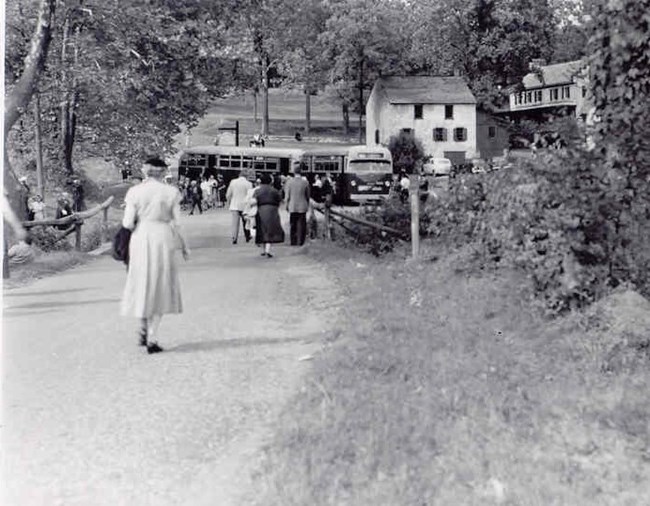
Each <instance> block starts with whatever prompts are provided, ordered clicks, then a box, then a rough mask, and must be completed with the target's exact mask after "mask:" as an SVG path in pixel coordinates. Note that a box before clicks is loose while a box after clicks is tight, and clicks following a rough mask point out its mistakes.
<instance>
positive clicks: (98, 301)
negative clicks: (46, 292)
mask: <svg viewBox="0 0 650 506" xmlns="http://www.w3.org/2000/svg"><path fill="white" fill-rule="evenodd" d="M109 302H120V299H95V300H71V301H56V302H53V301H47V302H33V303H31V304H23V305H21V306H8V307H6V308H5V311H11V310H12V309H53V308H57V307H65V306H87V305H89V304H104V303H109Z"/></svg>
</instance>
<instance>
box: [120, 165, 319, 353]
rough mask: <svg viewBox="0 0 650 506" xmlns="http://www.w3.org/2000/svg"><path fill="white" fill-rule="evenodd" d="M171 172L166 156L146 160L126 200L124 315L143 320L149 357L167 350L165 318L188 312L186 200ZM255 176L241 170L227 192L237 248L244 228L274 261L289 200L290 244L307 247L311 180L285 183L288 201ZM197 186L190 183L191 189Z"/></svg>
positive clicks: (141, 337) (267, 179)
mask: <svg viewBox="0 0 650 506" xmlns="http://www.w3.org/2000/svg"><path fill="white" fill-rule="evenodd" d="M166 171H167V165H166V164H165V162H164V161H163V160H162V159H161V158H158V157H153V158H149V159H147V160H146V161H145V163H144V167H143V170H142V172H143V174H144V175H145V179H144V180H143V182H142V183H140V184H138V185H135V186H133V187H131V188H130V189H129V190H128V191H127V193H126V196H125V198H124V202H125V210H124V218H123V220H122V226H123V227H124V228H125V229H128V230H130V231H132V232H131V236H130V240H129V261H128V273H127V279H126V285H125V288H124V293H123V296H122V302H121V313H122V314H123V315H124V316H131V317H135V318H138V319H139V321H140V328H139V331H138V342H139V344H140V345H141V346H144V347H145V348H146V350H147V353H149V354H153V353H159V352H161V351H163V348H162V347H161V346H160V345H159V344H158V341H157V335H158V328H159V326H160V322H161V319H162V316H163V315H165V314H173V313H180V312H182V310H183V304H182V300H181V291H180V284H179V279H178V269H177V265H176V258H175V252H176V250H178V249H179V248H180V249H181V251H182V254H183V257H184V258H185V259H186V260H187V259H189V255H190V251H189V248H188V247H187V243H186V241H185V239H184V237H183V235H182V233H181V230H180V228H179V225H178V222H179V218H180V214H181V202H182V201H183V200H184V198H185V197H184V196H183V195H182V194H181V192H180V191H179V189H178V188H176V187H175V186H173V185H170V184H166V183H165V182H164V181H163V176H164V174H165V173H166ZM251 175H253V174H252V173H248V172H246V171H242V172H241V173H240V175H239V177H237V178H236V179H233V180H232V181H231V182H230V184H229V185H228V188H227V190H226V194H225V199H226V202H227V206H228V209H229V211H230V212H231V214H232V243H233V244H237V241H238V239H239V229H240V227H242V228H243V231H244V238H245V239H246V242H249V241H250V240H251V239H253V238H254V240H255V243H256V244H257V245H259V246H260V247H262V248H263V249H262V252H261V255H262V256H263V257H266V258H272V257H273V254H272V252H271V246H272V244H277V243H283V242H284V241H285V233H284V229H283V228H282V223H281V219H280V206H281V205H282V203H283V202H284V205H285V206H286V209H287V211H288V212H289V222H290V243H291V245H293V246H300V245H302V244H304V243H305V239H306V233H307V219H306V216H307V213H308V212H309V211H310V198H311V194H310V185H309V182H308V181H307V179H306V178H304V177H303V176H302V174H301V172H300V170H299V169H297V170H296V171H295V174H294V175H293V177H290V178H288V180H287V181H286V184H285V187H284V199H283V195H282V192H281V191H279V190H278V189H277V188H276V187H275V186H274V185H273V182H274V181H273V178H272V177H271V175H270V174H262V175H261V176H260V178H259V180H257V181H256V184H255V186H253V183H252V182H251V181H250V180H249V179H250V178H251ZM194 186H195V185H192V184H191V183H190V187H194ZM253 230H254V233H253V232H252V231H253Z"/></svg>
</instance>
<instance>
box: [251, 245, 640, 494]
mask: <svg viewBox="0 0 650 506" xmlns="http://www.w3.org/2000/svg"><path fill="white" fill-rule="evenodd" d="M324 248H325V250H321V251H320V252H317V255H319V254H320V255H325V256H326V257H327V258H328V260H329V262H328V263H329V264H330V265H333V266H334V267H333V274H334V275H335V276H336V277H337V278H338V279H339V280H340V281H341V283H343V284H344V286H345V287H346V288H347V289H348V293H349V297H348V300H347V301H346V304H345V306H344V307H343V308H342V309H341V311H342V315H341V317H342V319H343V322H342V326H343V328H346V329H347V330H346V332H345V333H344V334H343V335H341V336H340V338H339V339H338V340H337V341H335V342H334V343H332V346H331V348H330V349H329V351H328V353H325V354H323V355H322V356H321V357H320V358H319V359H318V360H316V361H315V364H314V370H313V374H312V381H310V382H308V383H307V384H306V386H305V387H304V391H303V392H302V393H301V394H300V395H299V396H298V398H297V399H295V401H294V402H293V403H292V404H291V406H290V407H289V408H288V409H287V412H286V413H285V417H284V419H283V420H282V421H281V422H282V423H281V424H280V426H283V427H284V429H283V430H282V431H281V433H280V434H279V435H278V437H277V439H276V441H275V443H274V445H272V446H271V448H270V449H269V451H268V453H267V457H266V464H267V465H266V468H265V469H263V470H262V474H263V475H265V476H266V477H267V478H266V480H265V495H264V496H263V499H261V502H260V504H278V505H279V504H282V505H291V504H295V505H304V504H313V505H325V504H328V505H329V504H332V505H334V504H335V505H347V504H349V505H364V504H386V505H411V504H417V505H434V504H458V505H471V504H477V505H478V504H480V505H483V504H513V505H514V504H526V505H528V504H540V505H542V504H543V505H554V504H558V505H560V504H575V505H580V504H589V505H600V504H602V505H606V504H607V505H608V504H642V503H643V502H644V500H645V499H644V498H645V497H647V483H648V482H649V481H648V480H650V466H649V465H648V462H647V453H648V449H649V448H650V431H649V428H648V424H647V420H648V419H649V418H650V408H649V407H648V403H647V389H648V387H650V372H649V371H650V368H649V367H648V364H649V362H648V358H647V354H646V353H645V351H644V350H645V348H644V342H643V341H642V340H637V341H635V340H630V335H631V333H632V334H634V335H639V336H640V335H647V334H648V332H649V331H650V319H647V320H642V319H641V315H642V314H643V313H644V312H646V313H647V314H650V305H649V304H648V303H647V301H645V300H643V298H641V297H639V298H638V299H635V298H634V297H632V302H631V299H630V296H629V295H625V294H622V295H620V296H615V297H614V298H608V299H604V300H603V301H601V304H602V305H601V306H594V312H576V311H573V312H571V313H569V314H568V315H567V316H565V317H563V318H559V319H556V320H555V321H552V322H549V321H548V320H547V319H546V318H545V317H544V316H543V315H541V314H540V313H539V312H537V310H536V309H535V308H534V307H532V306H531V304H530V298H531V293H530V290H529V289H527V288H526V286H528V285H527V284H525V283H522V281H523V278H522V275H521V274H520V273H517V272H516V271H512V270H510V271H507V272H501V273H499V274H495V273H490V272H488V273H483V274H480V273H473V274H469V273H468V272H467V271H465V272H461V273H457V272H455V269H454V266H455V264H456V261H457V258H456V257H455V256H453V255H450V256H441V260H439V261H437V262H434V263H431V262H426V263H425V262H422V263H411V264H408V265H404V263H403V262H397V261H386V260H385V259H384V260H381V261H378V260H375V259H373V258H372V257H369V256H364V257H359V258H355V259H353V260H352V261H350V259H349V258H345V255H344V254H342V253H339V252H337V250H331V249H329V250H328V249H327V248H329V247H328V246H325V247H324ZM413 294H417V297H416V299H417V300H416V302H414V298H413ZM617 297H618V298H617ZM613 315H619V318H614V317H613ZM628 320H634V321H635V323H634V324H633V325H632V328H624V327H623V322H625V321H628ZM587 342H600V345H599V346H594V347H592V348H591V349H590V350H587V349H586V348H585V346H584V343H587ZM626 343H636V344H633V345H629V344H626ZM615 349H616V350H618V349H624V350H625V353H632V354H633V355H634V356H635V357H636V358H635V360H636V362H635V364H636V365H634V366H632V365H631V364H632V362H629V361H627V362H626V361H624V362H622V365H621V367H619V368H618V369H611V370H607V371H605V370H603V368H602V364H603V363H604V361H605V360H606V358H607V356H608V353H609V352H611V350H615ZM639 350H640V351H639ZM644 361H645V362H644ZM641 364H645V367H638V366H639V365H641Z"/></svg>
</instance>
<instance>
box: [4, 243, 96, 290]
mask: <svg viewBox="0 0 650 506" xmlns="http://www.w3.org/2000/svg"><path fill="white" fill-rule="evenodd" d="M91 258H92V257H91V256H90V255H88V253H83V252H80V251H74V250H68V251H49V252H42V251H37V252H35V255H34V260H33V261H32V262H29V263H26V264H22V265H12V266H11V268H10V277H9V279H5V280H3V286H4V287H5V288H17V287H19V286H25V285H28V284H30V283H32V282H33V281H35V280H37V279H41V278H44V277H48V276H52V275H54V274H57V273H59V272H62V271H64V270H67V269H71V268H72V267H76V266H78V265H83V264H84V263H86V262H87V261H89V260H90V259H91Z"/></svg>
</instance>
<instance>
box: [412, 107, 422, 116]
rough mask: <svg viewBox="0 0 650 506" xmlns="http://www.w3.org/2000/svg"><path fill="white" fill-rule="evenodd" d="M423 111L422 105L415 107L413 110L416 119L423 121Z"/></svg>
mask: <svg viewBox="0 0 650 506" xmlns="http://www.w3.org/2000/svg"><path fill="white" fill-rule="evenodd" d="M422 109H423V108H422V104H415V107H414V108H413V118H414V119H422Z"/></svg>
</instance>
